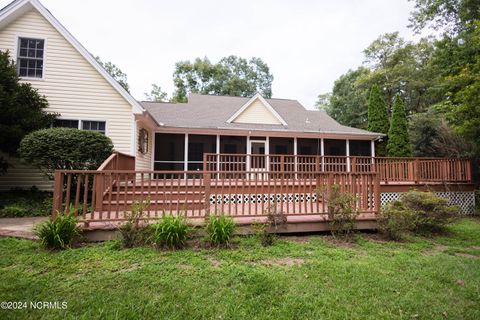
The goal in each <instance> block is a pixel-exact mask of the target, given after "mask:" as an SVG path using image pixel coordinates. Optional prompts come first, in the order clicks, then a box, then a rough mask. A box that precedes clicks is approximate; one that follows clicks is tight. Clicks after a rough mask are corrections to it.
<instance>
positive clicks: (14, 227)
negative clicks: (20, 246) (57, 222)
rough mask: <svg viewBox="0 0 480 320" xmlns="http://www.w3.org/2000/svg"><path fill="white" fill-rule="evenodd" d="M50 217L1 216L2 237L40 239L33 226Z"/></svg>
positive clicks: (0, 233) (0, 228)
mask: <svg viewBox="0 0 480 320" xmlns="http://www.w3.org/2000/svg"><path fill="white" fill-rule="evenodd" d="M48 219H49V217H25V218H0V237H15V238H21V239H32V240H34V239H38V238H37V237H36V236H35V235H34V232H33V228H34V227H35V226H36V225H38V224H40V223H42V222H43V221H46V220H48Z"/></svg>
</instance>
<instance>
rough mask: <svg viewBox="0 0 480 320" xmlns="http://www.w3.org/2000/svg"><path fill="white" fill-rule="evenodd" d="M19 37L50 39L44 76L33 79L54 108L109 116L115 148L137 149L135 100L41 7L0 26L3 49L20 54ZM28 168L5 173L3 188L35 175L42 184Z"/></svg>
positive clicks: (87, 116) (67, 114)
mask: <svg viewBox="0 0 480 320" xmlns="http://www.w3.org/2000/svg"><path fill="white" fill-rule="evenodd" d="M18 37H35V38H43V39H45V40H46V42H45V47H46V49H45V55H44V78H43V79H39V80H28V81H29V82H30V83H31V84H32V86H33V87H34V88H37V89H38V90H39V92H40V93H41V94H43V95H45V96H46V98H47V100H48V102H49V107H48V110H49V111H52V112H57V113H59V114H60V117H61V118H65V119H81V120H97V121H106V131H107V133H106V134H107V136H109V137H110V138H111V139H112V141H113V144H114V146H115V149H116V150H118V151H120V152H124V153H129V154H131V152H132V132H133V131H132V130H133V128H132V126H133V120H132V118H133V117H132V106H131V105H130V103H129V102H127V101H126V100H125V99H124V98H123V97H122V96H121V95H120V94H119V93H118V91H116V89H115V88H113V87H112V85H111V84H109V83H108V82H107V80H106V79H105V78H103V76H102V75H100V74H99V73H98V71H97V70H95V69H94V67H93V66H92V65H91V64H90V63H89V62H88V61H87V60H86V59H85V58H84V57H83V56H82V55H81V54H80V53H79V52H78V51H77V50H76V49H75V48H74V47H73V46H72V45H71V44H70V43H69V42H68V41H67V40H66V39H65V38H64V37H63V36H62V35H61V34H60V33H59V32H57V30H56V29H55V28H54V27H53V26H52V25H51V24H50V23H49V22H48V21H47V20H46V19H45V18H44V17H43V16H42V15H41V14H40V13H39V12H38V11H37V10H35V9H32V10H30V11H28V12H26V13H25V14H24V15H22V16H21V17H19V18H18V19H16V20H15V21H13V22H12V23H10V24H9V25H7V26H6V27H5V28H3V29H2V30H0V50H7V49H8V50H10V53H11V56H12V58H14V59H15V58H16V57H15V55H16V52H17V48H16V47H17V42H18ZM27 172H28V171H26V170H25V171H23V172H21V174H20V173H17V172H14V171H10V173H9V174H8V176H10V177H6V176H4V177H0V188H2V185H5V184H8V183H10V182H7V181H13V180H15V179H19V180H24V182H23V183H24V184H25V185H28V184H29V181H30V180H31V183H39V182H37V180H36V179H34V178H33V173H32V172H30V174H27ZM15 175H16V177H17V178H15V177H14V176H15ZM18 183H20V181H19V182H18ZM3 188H5V186H3Z"/></svg>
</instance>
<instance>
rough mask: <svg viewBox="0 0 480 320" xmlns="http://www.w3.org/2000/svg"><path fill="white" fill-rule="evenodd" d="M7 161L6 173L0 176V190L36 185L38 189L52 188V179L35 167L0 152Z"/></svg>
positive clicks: (26, 187)
mask: <svg viewBox="0 0 480 320" xmlns="http://www.w3.org/2000/svg"><path fill="white" fill-rule="evenodd" d="M0 156H3V157H4V158H5V159H6V160H7V161H8V163H9V165H10V167H9V168H8V174H6V175H4V176H0V191H5V190H10V189H14V188H20V189H28V188H30V187H32V186H36V187H37V188H38V189H40V190H47V191H49V190H52V188H53V181H51V180H49V179H48V178H47V176H46V175H44V174H43V173H41V172H40V171H39V170H37V169H33V168H31V167H29V166H27V165H25V164H23V163H21V162H20V160H19V159H16V158H12V157H9V156H8V155H5V154H0Z"/></svg>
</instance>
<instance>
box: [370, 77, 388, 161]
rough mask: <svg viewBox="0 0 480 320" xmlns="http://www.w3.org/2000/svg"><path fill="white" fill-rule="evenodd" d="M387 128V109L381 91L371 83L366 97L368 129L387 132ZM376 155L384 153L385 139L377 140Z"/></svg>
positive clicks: (383, 154)
mask: <svg viewBox="0 0 480 320" xmlns="http://www.w3.org/2000/svg"><path fill="white" fill-rule="evenodd" d="M388 128H389V123H388V110H387V104H386V103H385V100H383V97H382V93H381V92H380V89H379V88H378V86H377V85H373V86H372V89H371V90H370V97H369V99H368V131H372V132H378V133H385V134H386V133H387V132H388ZM376 155H377V156H385V155H386V141H385V139H384V140H383V141H382V142H377V144H376Z"/></svg>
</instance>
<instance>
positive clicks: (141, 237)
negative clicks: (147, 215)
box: [119, 199, 151, 248]
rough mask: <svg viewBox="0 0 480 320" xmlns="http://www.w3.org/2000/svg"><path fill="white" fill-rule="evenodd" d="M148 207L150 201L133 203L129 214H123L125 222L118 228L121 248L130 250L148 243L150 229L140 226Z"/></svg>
mask: <svg viewBox="0 0 480 320" xmlns="http://www.w3.org/2000/svg"><path fill="white" fill-rule="evenodd" d="M149 207H150V199H147V200H145V201H135V202H134V203H133V204H132V207H131V212H127V213H125V217H126V218H127V222H125V223H124V224H123V225H121V226H120V227H119V231H120V234H121V235H122V244H123V247H125V248H132V247H135V246H141V245H144V244H146V243H148V242H149V240H150V231H151V229H150V228H149V227H145V226H142V225H141V220H142V219H143V217H144V212H145V211H146V210H148V208H149Z"/></svg>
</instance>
